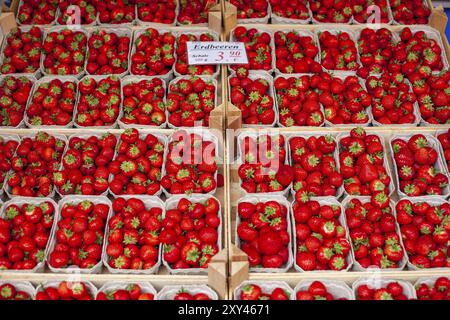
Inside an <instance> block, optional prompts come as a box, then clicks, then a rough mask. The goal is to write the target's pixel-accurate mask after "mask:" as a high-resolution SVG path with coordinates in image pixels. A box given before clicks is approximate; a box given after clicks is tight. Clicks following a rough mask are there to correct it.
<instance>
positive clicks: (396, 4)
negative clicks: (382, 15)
mask: <svg viewBox="0 0 450 320" xmlns="http://www.w3.org/2000/svg"><path fill="white" fill-rule="evenodd" d="M389 2H390V5H391V9H392V15H393V17H394V20H395V21H396V22H397V23H399V24H427V23H428V18H429V16H430V14H431V10H430V8H429V7H428V4H427V2H426V1H422V0H389Z"/></svg>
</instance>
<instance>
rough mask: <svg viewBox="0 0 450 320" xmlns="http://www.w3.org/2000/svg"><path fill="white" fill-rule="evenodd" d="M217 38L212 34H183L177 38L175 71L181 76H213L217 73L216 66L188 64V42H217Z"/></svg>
mask: <svg viewBox="0 0 450 320" xmlns="http://www.w3.org/2000/svg"><path fill="white" fill-rule="evenodd" d="M215 40H216V36H214V35H213V34H212V33H207V32H202V33H201V34H194V33H183V34H181V35H180V36H179V37H178V38H177V42H176V47H177V49H176V53H177V62H176V63H175V67H174V70H175V71H176V72H178V73H179V74H180V75H209V76H211V75H213V74H214V73H215V72H216V71H217V66H214V65H190V64H189V63H188V52H187V44H186V43H187V42H188V41H193V42H197V41H199V42H211V41H215Z"/></svg>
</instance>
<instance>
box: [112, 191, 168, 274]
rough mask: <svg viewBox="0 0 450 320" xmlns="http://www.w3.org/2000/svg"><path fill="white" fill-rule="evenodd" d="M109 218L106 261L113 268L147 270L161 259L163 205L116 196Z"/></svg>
mask: <svg viewBox="0 0 450 320" xmlns="http://www.w3.org/2000/svg"><path fill="white" fill-rule="evenodd" d="M112 209H113V216H112V217H111V218H110V219H109V220H108V230H109V231H108V233H107V235H106V236H107V242H106V254H107V256H108V261H105V263H107V264H108V265H109V266H110V267H111V268H113V269H117V270H118V269H122V270H125V269H128V270H147V269H151V268H153V267H154V266H155V265H156V264H157V263H158V262H159V243H160V240H159V232H160V230H161V219H162V212H163V209H162V206H158V205H153V204H152V205H149V204H146V203H145V202H144V201H143V200H142V199H138V198H127V199H124V198H116V199H114V201H113V204H112Z"/></svg>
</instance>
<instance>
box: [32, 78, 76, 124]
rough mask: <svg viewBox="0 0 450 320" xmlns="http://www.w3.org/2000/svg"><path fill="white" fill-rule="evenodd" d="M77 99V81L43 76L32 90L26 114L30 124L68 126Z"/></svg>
mask: <svg viewBox="0 0 450 320" xmlns="http://www.w3.org/2000/svg"><path fill="white" fill-rule="evenodd" d="M76 99H77V81H76V80H75V79H63V80H61V79H59V78H56V77H52V76H50V77H44V78H42V79H41V80H40V82H39V85H36V87H35V88H34V90H33V94H32V96H31V101H30V102H29V103H28V106H27V110H26V115H27V121H26V122H27V123H28V125H30V126H68V125H70V124H71V123H72V118H73V111H74V109H75V103H76Z"/></svg>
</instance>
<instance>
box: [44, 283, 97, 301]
mask: <svg viewBox="0 0 450 320" xmlns="http://www.w3.org/2000/svg"><path fill="white" fill-rule="evenodd" d="M91 286H92V284H90V283H87V282H82V281H61V282H58V283H44V284H43V285H42V286H41V287H40V290H38V292H37V293H36V300H94V299H95V297H94V293H93V292H91V290H92V288H91Z"/></svg>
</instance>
